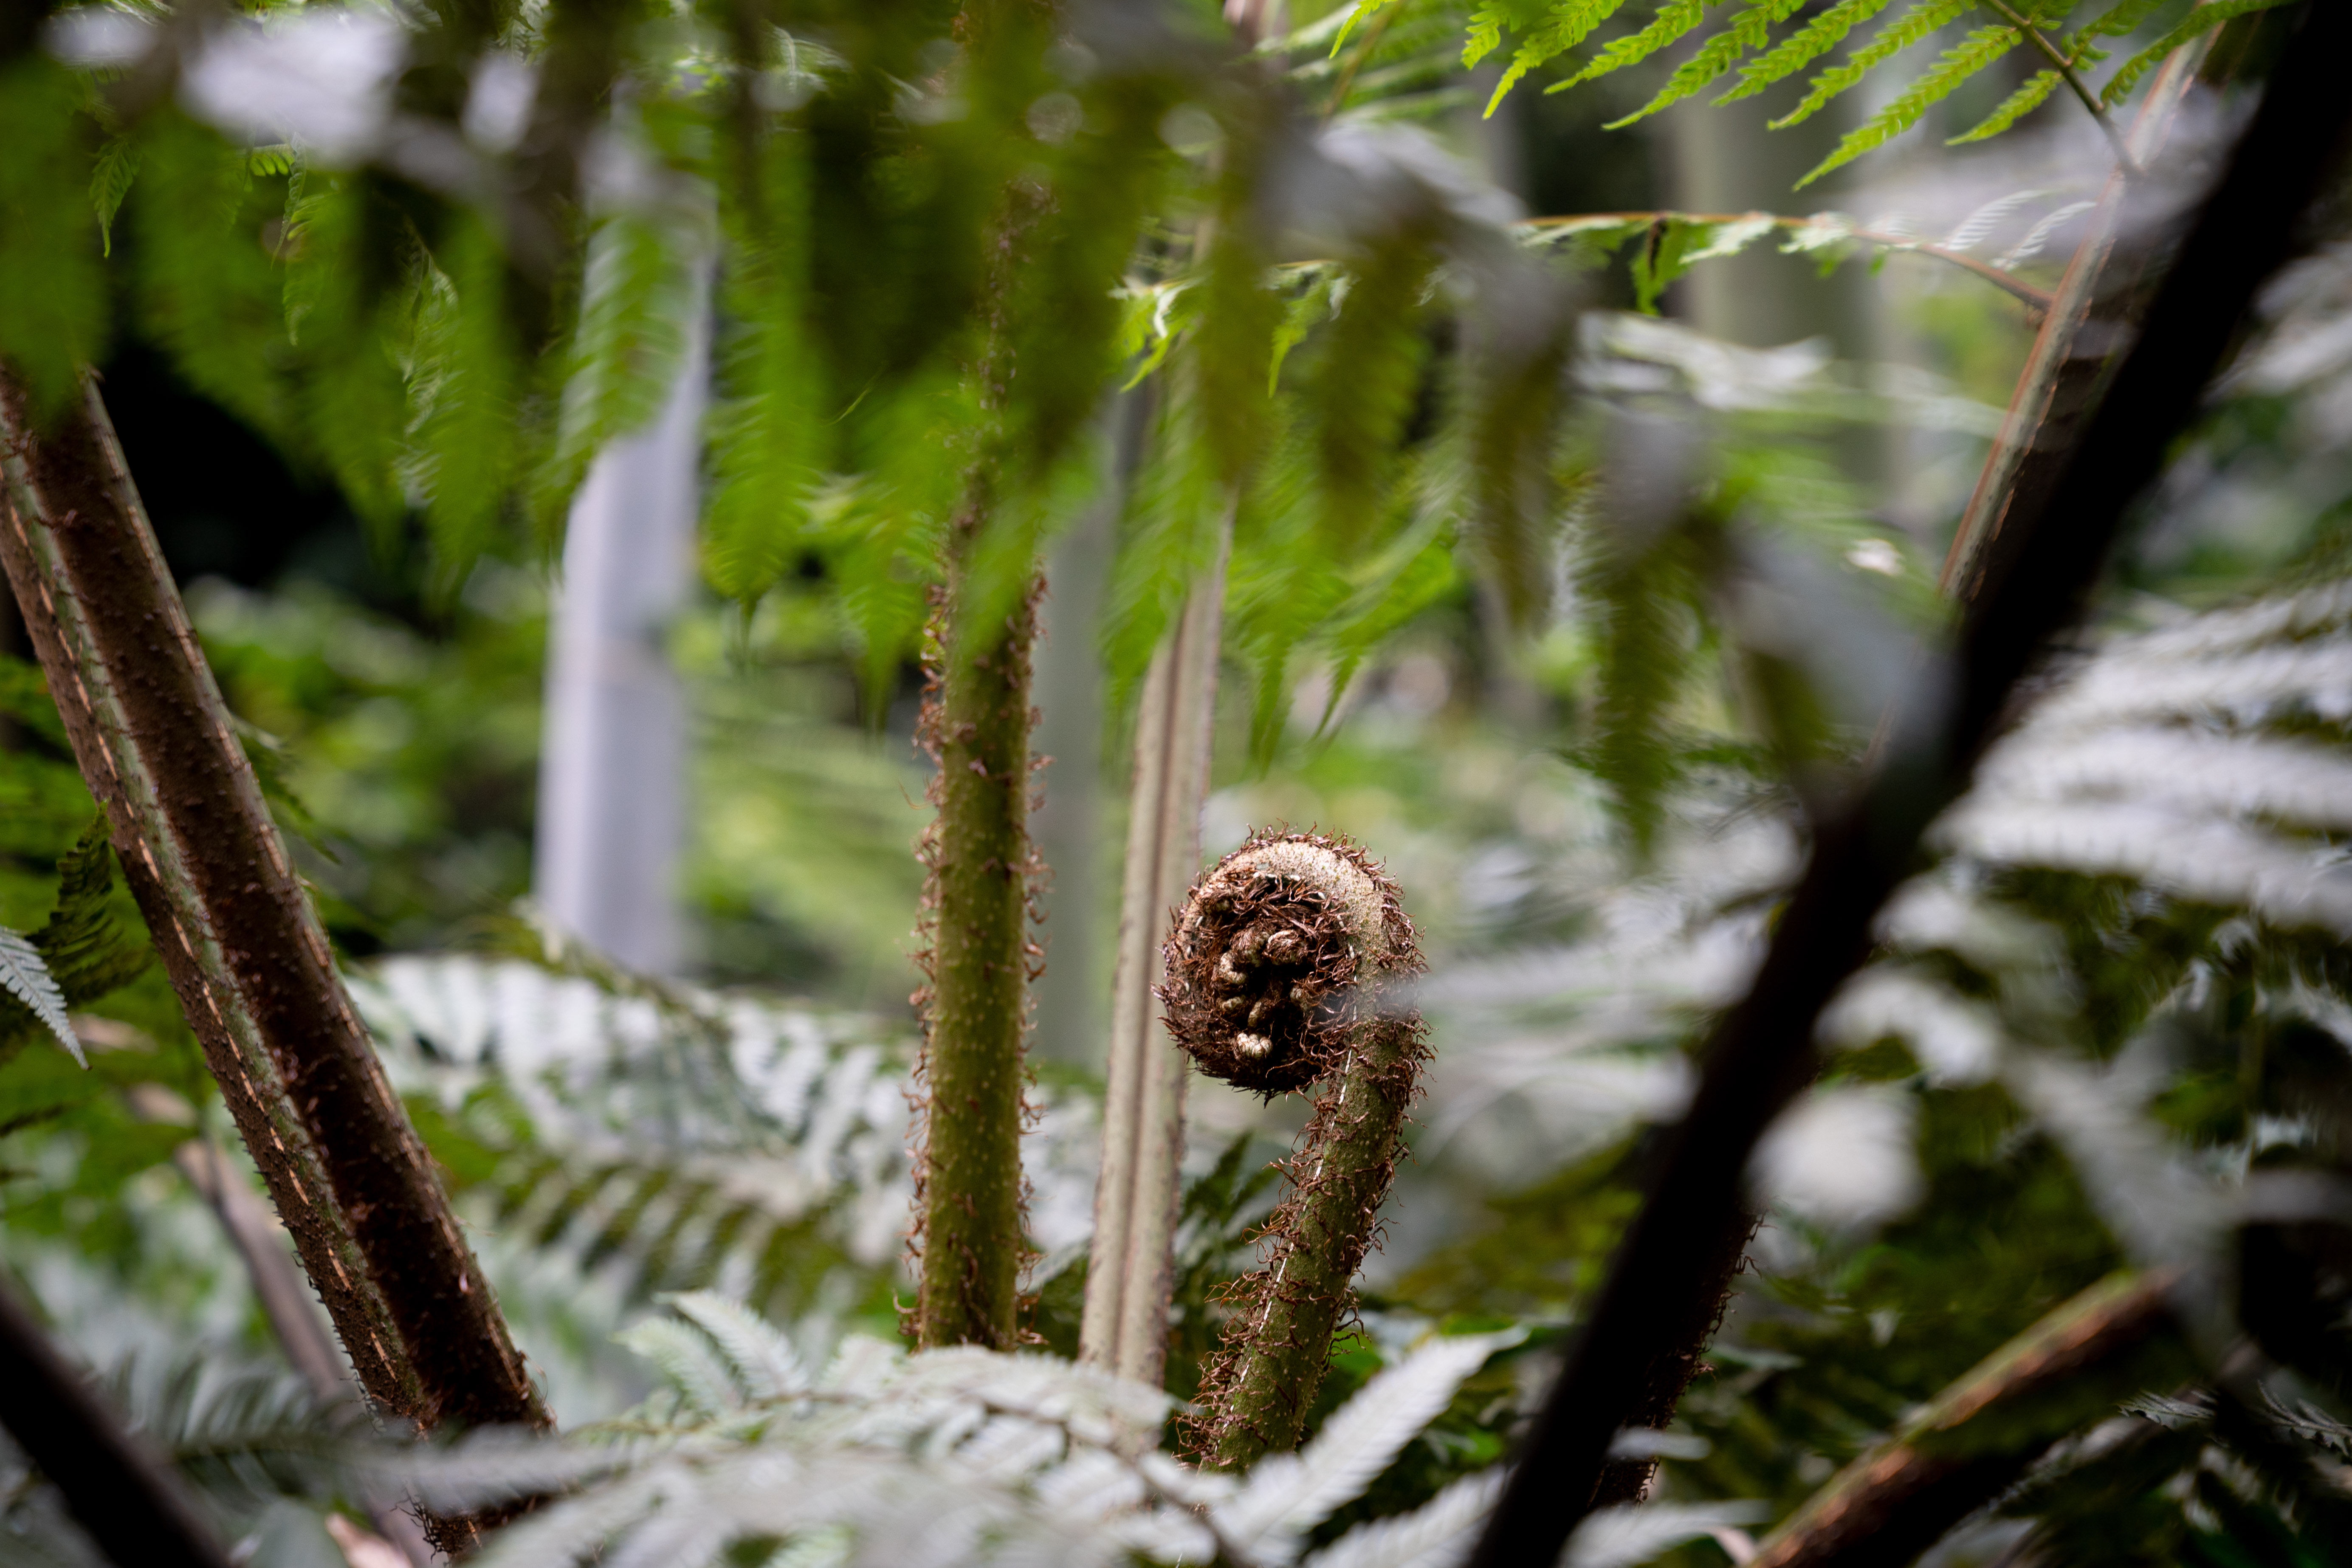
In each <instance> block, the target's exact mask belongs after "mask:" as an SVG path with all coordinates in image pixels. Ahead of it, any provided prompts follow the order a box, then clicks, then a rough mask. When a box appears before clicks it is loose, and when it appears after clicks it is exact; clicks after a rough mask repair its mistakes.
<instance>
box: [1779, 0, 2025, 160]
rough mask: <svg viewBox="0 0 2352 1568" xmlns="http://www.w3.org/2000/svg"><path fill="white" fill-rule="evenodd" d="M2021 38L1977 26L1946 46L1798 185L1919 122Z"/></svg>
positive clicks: (2002, 28)
mask: <svg viewBox="0 0 2352 1568" xmlns="http://www.w3.org/2000/svg"><path fill="white" fill-rule="evenodd" d="M2022 42H2024V35H2022V34H2021V33H2020V32H2019V31H2018V30H2017V29H2016V28H2015V27H2011V26H1997V27H1979V28H1978V29H1977V30H1976V31H1975V32H1973V33H1970V34H1969V36H1968V37H1967V38H1966V39H1965V40H1963V41H1962V42H1961V43H1959V44H1958V45H1956V46H1954V47H1951V48H1948V49H1946V50H1945V51H1944V57H1943V58H1942V60H1941V61H1939V62H1938V63H1937V66H1936V68H1934V69H1932V70H1930V71H1929V72H1928V73H1927V75H1925V76H1923V77H1921V78H1920V79H1918V80H1917V81H1915V82H1913V83H1912V84H1911V85H1910V86H1909V87H1907V88H1906V89H1903V91H1902V92H1900V93H1898V94H1897V95H1896V96H1895V100H1894V101H1893V102H1892V103H1889V104H1888V105H1887V106H1886V107H1885V109H1882V110H1879V111H1878V112H1877V113H1876V114H1874V115H1872V116H1871V117H1870V118H1869V119H1868V120H1866V121H1864V122H1863V123H1862V124H1861V125H1859V126H1857V127H1855V128H1854V129H1853V131H1851V132H1847V134H1846V136H1845V138H1844V139H1843V141H1841V142H1839V143H1838V145H1837V151H1836V152H1834V153H1831V154H1830V155H1829V156H1828V157H1826V158H1824V159H1822V161H1821V162H1820V163H1817V164H1815V165H1814V167H1813V169H1812V172H1811V173H1810V174H1807V175H1806V176H1805V177H1804V178H1803V179H1801V180H1799V181H1798V182H1797V188H1798V189H1800V190H1802V189H1803V188H1804V187H1805V186H1807V185H1810V184H1812V183H1813V182H1814V181H1815V180H1818V179H1820V178H1821V177H1822V175H1823V174H1828V173H1829V172H1830V171H1831V170H1832V169H1835V168H1839V167H1841V166H1843V165H1844V164H1846V163H1852V162H1853V160H1854V159H1856V158H1859V157H1860V156H1862V154H1864V153H1867V152H1870V151H1871V150H1872V149H1873V148H1876V147H1881V146H1884V145H1885V143H1887V142H1891V141H1893V140H1894V139H1895V137H1897V136H1900V135H1901V134H1903V132H1906V131H1908V130H1910V129H1911V127H1912V126H1914V125H1916V124H1917V123H1918V122H1919V117H1920V116H1921V115H1923V114H1925V113H1927V110H1929V109H1930V108H1932V107H1933V106H1934V105H1936V104H1937V103H1940V102H1941V101H1943V100H1945V99H1947V98H1949V97H1950V96H1951V95H1952V92H1953V90H1954V89H1957V88H1958V86H1959V85H1960V84H1961V83H1962V82H1964V81H1966V80H1968V79H1969V78H1970V77H1972V76H1974V75H1976V74H1977V72H1979V71H1980V70H1982V69H1984V68H1986V67H1987V66H1990V65H1991V64H1992V63H1993V62H1994V61H1995V60H1998V59H2000V58H2001V57H2002V56H2003V55H2005V54H2007V53H2009V51H2010V50H2011V49H2013V48H2015V47H2017V46H2018V45H2019V44H2021V43H2022ZM1808 101H1811V100H1808ZM2004 107H2005V106H2004ZM1804 112H1805V111H1803V110H1800V112H1799V114H1798V115H1797V116H1795V118H1798V119H1801V118H1803V114H1804Z"/></svg>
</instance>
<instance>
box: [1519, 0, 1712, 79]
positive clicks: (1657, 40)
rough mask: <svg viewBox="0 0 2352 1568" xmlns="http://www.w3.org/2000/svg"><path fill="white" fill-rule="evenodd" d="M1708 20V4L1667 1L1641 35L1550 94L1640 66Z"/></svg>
mask: <svg viewBox="0 0 2352 1568" xmlns="http://www.w3.org/2000/svg"><path fill="white" fill-rule="evenodd" d="M1704 21H1706V0H1666V3H1665V4H1664V5H1661V6H1659V7H1658V15H1657V17H1656V19H1654V21H1652V22H1651V24H1650V25H1649V26H1646V27H1644V28H1643V29H1642V30H1641V31H1640V32H1638V33H1634V34H1632V35H1631V36H1629V37H1622V38H1620V39H1618V40H1617V41H1616V42H1615V43H1612V44H1611V45H1610V46H1609V47H1607V48H1605V49H1603V50H1601V53H1600V55H1599V56H1598V57H1597V58H1595V59H1594V60H1593V62H1592V63H1591V65H1589V66H1587V67H1585V68H1583V69H1582V70H1580V71H1579V72H1577V73H1576V74H1575V75H1574V76H1572V77H1570V78H1569V79H1567V80H1565V81H1557V82H1554V83H1552V85H1551V86H1549V87H1548V88H1546V89H1544V90H1545V91H1546V92H1559V91H1561V90H1563V89H1567V88H1571V87H1574V86H1575V85H1576V84H1577V83H1578V82H1580V81H1591V79H1593V78H1595V77H1603V76H1607V75H1608V74H1609V73H1610V72H1612V71H1617V70H1622V69H1624V68H1626V67H1627V66H1630V65H1638V64H1640V63H1641V62H1642V61H1643V60H1646V59H1648V58H1650V57H1651V56H1652V55H1654V54H1656V53H1657V52H1658V51H1659V50H1660V49H1663V48H1664V47H1666V46H1667V45H1668V44H1672V43H1676V42H1678V41H1680V40H1681V39H1683V38H1685V37H1688V36H1689V35H1690V34H1692V33H1694V32H1696V31H1697V30H1698V25H1699V24H1700V23H1701V22H1704Z"/></svg>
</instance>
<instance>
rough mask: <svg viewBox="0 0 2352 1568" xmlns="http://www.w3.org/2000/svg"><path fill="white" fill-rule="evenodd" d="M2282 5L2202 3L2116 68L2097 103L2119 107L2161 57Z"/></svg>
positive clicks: (2277, 0)
mask: <svg viewBox="0 0 2352 1568" xmlns="http://www.w3.org/2000/svg"><path fill="white" fill-rule="evenodd" d="M2284 4H2286V0H2206V3H2205V4H2203V5H2194V6H2191V7H2190V8H2189V15H2188V16H2186V17H2184V18H2182V20H2181V23H2180V26H2177V27H2175V28H2173V29H2172V31H2170V32H2168V33H2167V34H2165V35H2164V37H2160V38H2158V39H2157V41H2156V42H2154V43H2152V44H2150V45H2148V47H2146V48H2144V49H2142V50H2140V52H2139V53H2137V54H2136V55H2134V56H2132V57H2131V58H2129V59H2127V60H2126V61H2124V63H2123V64H2121V65H2119V66H2117V67H2116V73H2115V75H2113V76H2111V77H2109V78H2108V79H2107V85H2106V86H2105V87H2103V88H2101V89H2099V102H2100V103H2101V104H2102V105H2104V106H2105V107H2107V108H2109V109H2112V108H2114V107H2115V106H2116V104H2118V103H2121V102H2122V101H2123V100H2125V99H2126V98H2129V97H2130V96H2131V92H2132V89H2134V88H2135V87H2137V86H2138V85H2139V79H2140V78H2142V77H2144V76H2146V75H2147V73H2148V72H2149V71H2151V70H2153V69H2155V68H2157V67H2158V65H2160V64H2162V63H2163V61H2164V57H2165V56H2167V55H2168V54H2170V53H2171V52H2172V51H2173V50H2175V49H2177V48H2179V47H2180V46H2181V45H2183V44H2186V43H2189V42H2192V41H2194V40H2195V39H2198V38H2201V37H2204V36H2205V35H2206V34H2208V33H2210V32H2211V31H2212V30H2213V29H2214V28H2216V27H2218V26H2221V24H2222V23H2224V22H2230V21H2234V20H2236V19H2237V18H2238V17H2240V16H2251V15H2252V14H2253V13H2254V12H2256V11H2267V10H2270V9H2271V8H2272V7H2273V6H2276V5H2284Z"/></svg>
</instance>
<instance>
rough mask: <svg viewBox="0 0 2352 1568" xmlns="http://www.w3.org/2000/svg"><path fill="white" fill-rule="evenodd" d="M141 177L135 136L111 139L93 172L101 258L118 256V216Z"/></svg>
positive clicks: (126, 134) (91, 186)
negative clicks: (134, 184)
mask: <svg viewBox="0 0 2352 1568" xmlns="http://www.w3.org/2000/svg"><path fill="white" fill-rule="evenodd" d="M138 174H139V149H138V146H137V145H136V144H135V143H134V142H133V141H132V139H131V132H127V131H126V132H122V133H121V134H120V135H117V136H110V137H109V138H108V139H107V142H106V145H105V146H103V147H101V148H100V149H99V150H98V162H97V163H96V164H95V165H93V166H92V167H91V169H90V172H89V205H90V207H91V208H92V210H94V211H95V212H96V213H97V214H98V237H99V242H100V254H101V255H104V256H112V255H113V254H114V215H115V214H116V213H118V212H121V210H122V198H123V197H124V196H127V195H130V194H131V181H132V180H134V179H136V178H137V177H138Z"/></svg>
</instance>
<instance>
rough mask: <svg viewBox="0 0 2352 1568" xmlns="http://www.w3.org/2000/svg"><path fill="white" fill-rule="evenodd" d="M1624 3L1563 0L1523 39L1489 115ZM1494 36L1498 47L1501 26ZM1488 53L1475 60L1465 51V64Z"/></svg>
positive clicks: (1498, 86)
mask: <svg viewBox="0 0 2352 1568" xmlns="http://www.w3.org/2000/svg"><path fill="white" fill-rule="evenodd" d="M1624 4H1625V0H1562V3H1561V4H1560V5H1559V7H1558V8H1557V9H1555V10H1554V11H1553V12H1552V14H1551V17H1550V20H1549V21H1548V22H1546V23H1545V24H1544V25H1542V26H1538V27H1537V28H1535V29H1533V30H1532V31H1530V32H1528V35H1527V37H1525V38H1524V39H1523V40H1521V42H1520V44H1519V47H1518V48H1517V51H1515V52H1514V53H1513V54H1512V56H1511V64H1510V68H1509V69H1507V70H1506V71H1504V72H1503V79H1502V80H1500V81H1498V82H1496V84H1495V94H1494V96H1493V97H1492V98H1489V99H1488V100H1486V112H1487V113H1488V114H1489V115H1492V114H1493V113H1494V112H1495V110H1496V107H1497V106H1499V105H1500V104H1501V103H1502V101H1503V95H1504V94H1505V93H1507V92H1508V91H1510V90H1511V89H1512V88H1514V87H1516V86H1517V85H1518V81H1519V79H1520V78H1521V77H1524V76H1526V75H1527V74H1528V72H1529V71H1531V70H1533V69H1535V68H1537V67H1538V66H1539V65H1542V64H1543V63H1544V62H1545V61H1547V60H1549V59H1553V58H1557V57H1559V56H1560V55H1564V54H1566V53H1567V52H1568V51H1569V50H1570V49H1572V48H1574V47H1576V46H1577V45H1579V44H1580V43H1582V42H1584V40H1585V39H1586V38H1588V37H1591V34H1592V29H1593V28H1595V27H1598V26H1601V23H1603V22H1605V21H1607V20H1608V19H1609V18H1610V17H1612V16H1615V15H1616V14H1617V12H1618V10H1619V8H1620V7H1622V5H1624ZM1485 14H1486V13H1481V15H1485ZM1486 36H1487V35H1486V33H1485V32H1483V31H1480V32H1474V34H1473V38H1474V40H1476V39H1483V38H1485V37H1486ZM1494 37H1495V40H1496V43H1497V44H1499V43H1500V41H1501V37H1502V35H1501V32H1500V29H1499V26H1497V28H1496V32H1495V34H1494ZM1490 47H1491V46H1490ZM1487 52H1488V51H1487V49H1484V48H1482V49H1480V50H1479V52H1478V55H1477V57H1476V58H1472V57H1471V56H1469V55H1468V54H1467V53H1466V52H1465V56H1464V59H1465V63H1466V64H1472V65H1475V64H1476V63H1477V59H1478V58H1485V56H1486V53H1487Z"/></svg>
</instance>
